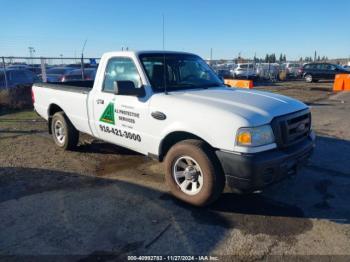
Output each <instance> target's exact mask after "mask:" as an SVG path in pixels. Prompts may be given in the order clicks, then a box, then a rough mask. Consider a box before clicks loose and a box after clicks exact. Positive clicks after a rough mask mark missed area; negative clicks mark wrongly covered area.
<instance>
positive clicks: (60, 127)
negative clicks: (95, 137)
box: [51, 112, 79, 150]
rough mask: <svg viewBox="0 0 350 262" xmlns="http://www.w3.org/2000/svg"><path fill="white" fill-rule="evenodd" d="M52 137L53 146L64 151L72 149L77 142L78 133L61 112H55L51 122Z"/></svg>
mask: <svg viewBox="0 0 350 262" xmlns="http://www.w3.org/2000/svg"><path fill="white" fill-rule="evenodd" d="M51 131H52V137H53V140H54V141H55V144H56V145H57V146H58V147H60V148H62V149H64V150H72V149H74V148H75V147H76V146H77V144H78V141H79V132H78V130H76V129H75V127H74V126H73V124H72V123H71V122H70V120H69V119H68V118H67V116H66V115H65V114H64V113H63V112H57V113H56V114H54V116H53V117H52V122H51Z"/></svg>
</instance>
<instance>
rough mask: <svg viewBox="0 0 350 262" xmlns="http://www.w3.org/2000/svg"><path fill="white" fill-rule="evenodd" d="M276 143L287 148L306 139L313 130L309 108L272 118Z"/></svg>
mask: <svg viewBox="0 0 350 262" xmlns="http://www.w3.org/2000/svg"><path fill="white" fill-rule="evenodd" d="M271 124H272V129H273V132H274V135H275V138H276V143H277V145H278V146H279V147H281V148H286V147H289V146H292V145H294V144H297V143H299V142H301V141H303V140H304V139H306V138H307V137H308V136H309V134H310V130H311V113H310V111H309V110H308V109H306V110H302V111H298V112H295V113H292V114H288V115H284V116H279V117H276V118H274V119H273V120H272V123H271Z"/></svg>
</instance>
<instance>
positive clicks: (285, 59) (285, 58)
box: [283, 54, 287, 62]
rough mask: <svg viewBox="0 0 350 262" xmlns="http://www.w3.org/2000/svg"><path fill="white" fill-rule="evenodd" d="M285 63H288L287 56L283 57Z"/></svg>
mask: <svg viewBox="0 0 350 262" xmlns="http://www.w3.org/2000/svg"><path fill="white" fill-rule="evenodd" d="M283 62H287V57H286V54H284V55H283Z"/></svg>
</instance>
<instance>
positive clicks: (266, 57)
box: [265, 54, 270, 63]
mask: <svg viewBox="0 0 350 262" xmlns="http://www.w3.org/2000/svg"><path fill="white" fill-rule="evenodd" d="M269 62H270V56H269V55H268V54H266V56H265V63H269Z"/></svg>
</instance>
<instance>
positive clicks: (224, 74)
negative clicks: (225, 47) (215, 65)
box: [216, 69, 233, 78]
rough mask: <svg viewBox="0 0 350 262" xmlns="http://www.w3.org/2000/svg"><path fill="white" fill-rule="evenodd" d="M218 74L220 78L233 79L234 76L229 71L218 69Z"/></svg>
mask: <svg viewBox="0 0 350 262" xmlns="http://www.w3.org/2000/svg"><path fill="white" fill-rule="evenodd" d="M216 73H217V74H218V76H219V77H220V78H232V77H233V75H232V73H231V72H230V70H228V69H218V70H216Z"/></svg>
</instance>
